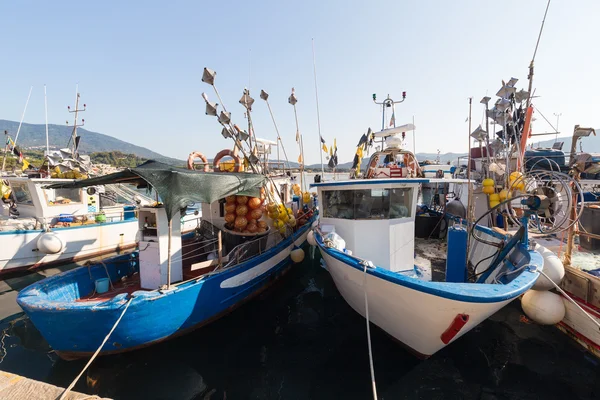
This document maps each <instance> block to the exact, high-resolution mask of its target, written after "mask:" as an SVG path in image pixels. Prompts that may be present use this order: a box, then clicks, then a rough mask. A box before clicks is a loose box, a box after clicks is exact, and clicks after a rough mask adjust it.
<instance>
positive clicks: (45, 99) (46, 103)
mask: <svg viewBox="0 0 600 400" xmlns="http://www.w3.org/2000/svg"><path fill="white" fill-rule="evenodd" d="M44 114H45V118H46V157H48V156H49V155H50V142H49V141H48V98H47V96H46V85H44Z"/></svg>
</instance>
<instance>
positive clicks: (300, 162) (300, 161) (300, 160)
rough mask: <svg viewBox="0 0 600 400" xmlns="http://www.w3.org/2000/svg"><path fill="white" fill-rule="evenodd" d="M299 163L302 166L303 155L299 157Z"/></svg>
mask: <svg viewBox="0 0 600 400" xmlns="http://www.w3.org/2000/svg"><path fill="white" fill-rule="evenodd" d="M298 163H299V164H302V154H300V155H299V156H298Z"/></svg>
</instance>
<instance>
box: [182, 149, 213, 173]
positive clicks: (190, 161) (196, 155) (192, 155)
mask: <svg viewBox="0 0 600 400" xmlns="http://www.w3.org/2000/svg"><path fill="white" fill-rule="evenodd" d="M219 154H220V153H219ZM196 158H199V159H201V160H202V162H203V163H204V172H208V171H210V168H209V166H208V159H207V158H206V156H205V155H204V154H202V153H199V152H197V151H194V152H192V153H190V155H189V156H188V160H187V168H188V169H195V168H194V160H195V159H196Z"/></svg>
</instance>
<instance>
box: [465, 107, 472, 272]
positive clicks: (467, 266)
mask: <svg viewBox="0 0 600 400" xmlns="http://www.w3.org/2000/svg"><path fill="white" fill-rule="evenodd" d="M472 103H473V98H472V97H469V132H468V134H467V137H468V138H469V157H468V162H467V181H468V182H469V183H468V185H469V186H468V188H469V193H468V194H469V198H468V200H467V249H466V252H467V257H466V258H467V265H466V268H467V270H468V269H469V247H470V246H471V234H470V231H469V229H473V227H471V226H470V225H471V220H472V218H471V217H472V214H473V210H472V208H473V184H472V183H471V104H472Z"/></svg>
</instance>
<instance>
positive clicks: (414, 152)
mask: <svg viewBox="0 0 600 400" xmlns="http://www.w3.org/2000/svg"><path fill="white" fill-rule="evenodd" d="M416 130H417V126H416V125H415V116H414V115H413V154H414V155H415V157H417V142H416V140H417V139H416V138H415V131H416Z"/></svg>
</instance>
